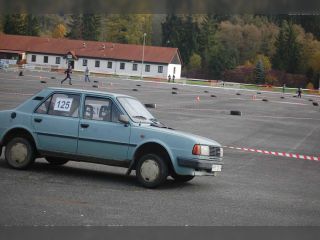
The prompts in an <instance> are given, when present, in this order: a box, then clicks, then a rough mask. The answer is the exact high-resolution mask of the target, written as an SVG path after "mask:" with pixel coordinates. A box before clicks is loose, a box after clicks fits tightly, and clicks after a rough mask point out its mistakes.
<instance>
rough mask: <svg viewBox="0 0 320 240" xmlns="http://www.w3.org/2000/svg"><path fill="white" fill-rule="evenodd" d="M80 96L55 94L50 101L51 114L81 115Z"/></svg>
mask: <svg viewBox="0 0 320 240" xmlns="http://www.w3.org/2000/svg"><path fill="white" fill-rule="evenodd" d="M79 106H80V96H79V95H75V94H63V93H57V94H54V95H53V96H52V98H51V101H50V106H49V111H48V114H49V115H55V116H63V117H75V118H76V117H79Z"/></svg>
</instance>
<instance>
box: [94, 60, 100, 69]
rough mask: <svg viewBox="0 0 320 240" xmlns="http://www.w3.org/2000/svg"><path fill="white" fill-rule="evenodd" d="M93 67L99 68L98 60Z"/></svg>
mask: <svg viewBox="0 0 320 240" xmlns="http://www.w3.org/2000/svg"><path fill="white" fill-rule="evenodd" d="M94 66H95V67H96V68H98V67H100V61H99V60H96V62H95V64H94Z"/></svg>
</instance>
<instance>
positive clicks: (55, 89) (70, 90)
mask: <svg viewBox="0 0 320 240" xmlns="http://www.w3.org/2000/svg"><path fill="white" fill-rule="evenodd" d="M47 89H48V90H50V91H67V92H75V93H86V94H97V95H106V96H113V97H130V98H133V97H132V96H129V95H124V94H118V93H111V92H102V91H95V90H86V89H78V88H58V87H48V88H47Z"/></svg>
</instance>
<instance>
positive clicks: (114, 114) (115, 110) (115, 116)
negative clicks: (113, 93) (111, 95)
mask: <svg viewBox="0 0 320 240" xmlns="http://www.w3.org/2000/svg"><path fill="white" fill-rule="evenodd" d="M120 115H121V112H120V111H119V109H118V108H117V106H116V105H115V104H112V122H117V123H119V122H120V121H119V117H120Z"/></svg>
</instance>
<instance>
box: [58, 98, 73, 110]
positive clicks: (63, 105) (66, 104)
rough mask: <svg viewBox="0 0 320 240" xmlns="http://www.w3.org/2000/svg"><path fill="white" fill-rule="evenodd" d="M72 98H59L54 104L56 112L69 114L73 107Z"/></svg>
mask: <svg viewBox="0 0 320 240" xmlns="http://www.w3.org/2000/svg"><path fill="white" fill-rule="evenodd" d="M72 101H73V99H72V98H57V99H56V103H55V104H54V110H56V111H64V112H69V111H70V109H71V105H72Z"/></svg>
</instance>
